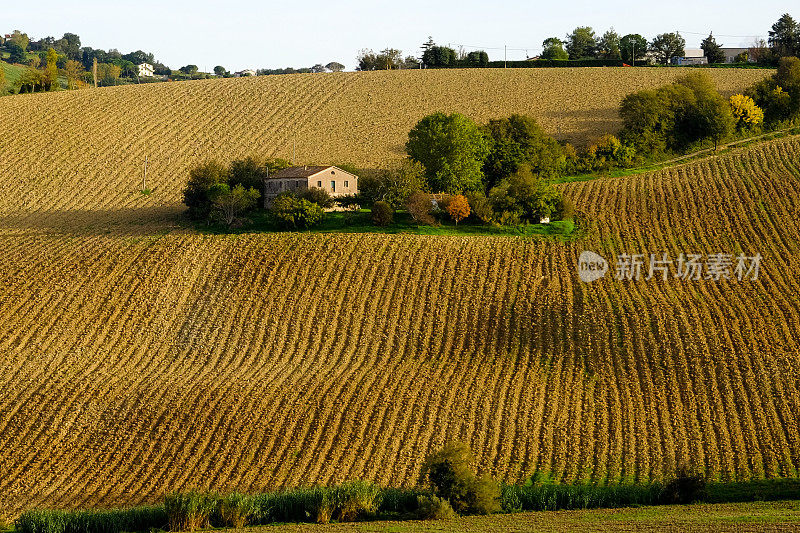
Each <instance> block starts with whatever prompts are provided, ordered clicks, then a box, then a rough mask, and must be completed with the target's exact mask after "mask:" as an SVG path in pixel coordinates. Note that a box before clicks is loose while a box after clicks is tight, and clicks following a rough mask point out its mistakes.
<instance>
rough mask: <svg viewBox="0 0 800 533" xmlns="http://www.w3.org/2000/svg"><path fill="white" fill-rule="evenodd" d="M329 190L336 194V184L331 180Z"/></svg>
mask: <svg viewBox="0 0 800 533" xmlns="http://www.w3.org/2000/svg"><path fill="white" fill-rule="evenodd" d="M331 190H332V191H333V192H336V182H335V181H333V180H331Z"/></svg>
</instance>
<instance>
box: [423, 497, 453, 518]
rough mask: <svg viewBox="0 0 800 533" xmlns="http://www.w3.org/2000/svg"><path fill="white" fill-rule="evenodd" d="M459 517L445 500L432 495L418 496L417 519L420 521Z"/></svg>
mask: <svg viewBox="0 0 800 533" xmlns="http://www.w3.org/2000/svg"><path fill="white" fill-rule="evenodd" d="M457 516H458V515H457V514H456V512H455V511H454V510H453V507H452V506H451V505H450V503H449V502H448V501H447V500H445V499H444V498H439V497H438V496H434V495H432V494H426V495H424V496H417V518H419V519H420V520H448V519H451V518H456V517H457Z"/></svg>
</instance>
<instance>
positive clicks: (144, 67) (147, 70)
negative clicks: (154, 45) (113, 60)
mask: <svg viewBox="0 0 800 533" xmlns="http://www.w3.org/2000/svg"><path fill="white" fill-rule="evenodd" d="M136 68H137V69H139V77H140V78H152V77H153V65H151V64H150V63H142V64H140V65H136Z"/></svg>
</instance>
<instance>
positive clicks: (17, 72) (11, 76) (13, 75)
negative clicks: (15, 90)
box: [0, 61, 25, 94]
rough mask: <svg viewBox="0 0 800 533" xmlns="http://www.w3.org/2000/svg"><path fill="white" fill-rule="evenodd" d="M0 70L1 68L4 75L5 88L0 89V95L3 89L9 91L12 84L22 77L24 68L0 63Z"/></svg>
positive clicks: (3, 62)
mask: <svg viewBox="0 0 800 533" xmlns="http://www.w3.org/2000/svg"><path fill="white" fill-rule="evenodd" d="M0 68H2V69H3V71H4V72H5V73H6V85H5V87H0V94H2V93H3V89H11V88H12V87H14V84H15V83H16V82H17V80H18V79H19V77H20V76H22V71H23V70H25V67H21V66H19V65H11V64H9V63H6V62H5V61H0Z"/></svg>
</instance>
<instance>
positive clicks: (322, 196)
mask: <svg viewBox="0 0 800 533" xmlns="http://www.w3.org/2000/svg"><path fill="white" fill-rule="evenodd" d="M297 197H298V198H302V199H303V200H308V201H309V202H311V203H312V204H317V205H318V206H320V207H322V208H323V209H330V208H331V207H333V198H331V195H330V194H328V191H326V190H325V189H320V188H317V187H309V188H308V189H300V190H299V191H298V192H297Z"/></svg>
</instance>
